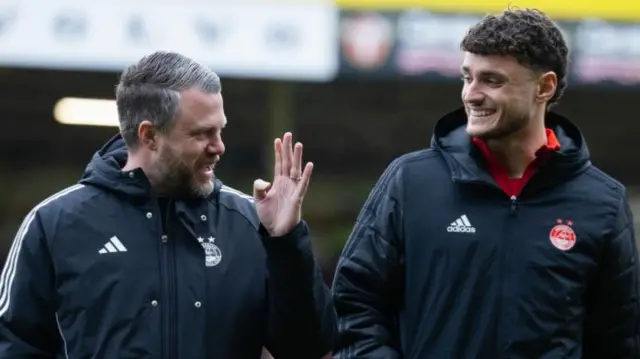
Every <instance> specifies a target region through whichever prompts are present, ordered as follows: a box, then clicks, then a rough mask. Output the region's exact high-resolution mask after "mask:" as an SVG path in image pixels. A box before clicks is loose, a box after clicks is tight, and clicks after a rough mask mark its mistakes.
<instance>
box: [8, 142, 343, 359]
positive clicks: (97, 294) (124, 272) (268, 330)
mask: <svg viewBox="0 0 640 359" xmlns="http://www.w3.org/2000/svg"><path fill="white" fill-rule="evenodd" d="M125 161H126V150H125V147H124V143H123V141H122V140H121V139H120V138H119V136H117V137H116V138H114V139H113V140H111V141H110V142H109V143H108V144H107V145H105V147H104V148H103V149H101V150H100V151H99V152H98V153H96V154H95V156H94V157H93V159H92V160H91V163H90V164H89V165H88V167H87V169H86V172H85V174H84V177H83V178H82V180H81V181H80V183H79V184H77V185H75V186H72V187H70V188H67V189H65V190H63V191H61V192H59V193H57V194H55V195H53V196H52V197H50V198H48V199H47V200H45V201H43V202H42V203H40V204H39V205H38V206H36V207H35V208H34V209H33V210H32V211H31V212H30V213H29V214H28V215H27V217H26V219H25V220H24V222H23V224H22V226H21V227H20V230H19V231H18V233H17V235H16V238H15V241H14V243H13V246H12V247H11V250H10V254H9V256H8V258H7V262H6V265H5V267H4V270H3V272H2V277H1V279H0V358H3V359H27V358H28V359H35V358H55V357H56V355H57V357H58V358H65V356H64V354H66V357H67V358H71V359H84V358H113V359H125V358H136V359H141V358H154V359H157V358H167V359H198V358H202V359H205V358H207V359H208V358H216V359H224V358H228V359H242V358H247V359H257V358H259V357H260V352H261V348H262V347H263V345H264V346H266V347H267V348H268V349H269V350H270V351H271V352H272V353H273V354H274V356H276V358H278V359H284V358H295V359H298V358H309V359H318V358H320V357H321V356H322V355H324V354H326V353H327V352H329V351H330V350H331V344H332V340H333V335H334V330H335V313H334V311H333V307H332V303H331V296H330V292H329V289H328V288H327V287H326V286H325V285H324V283H323V282H322V279H321V276H320V272H319V270H318V269H317V268H316V265H315V262H314V259H313V255H312V251H311V245H310V240H309V232H308V228H307V227H306V225H305V224H304V222H301V224H300V225H298V226H297V227H296V228H295V229H294V230H293V231H292V232H291V233H290V234H288V235H286V236H284V237H283V238H269V237H268V235H267V234H266V232H265V231H264V229H263V228H262V227H261V226H260V223H259V220H258V217H257V214H256V212H255V209H254V206H253V203H252V199H251V197H249V196H247V195H244V194H242V193H240V192H238V191H236V190H233V189H231V188H229V187H226V186H224V185H223V184H222V183H221V182H220V181H218V180H216V183H215V191H214V193H213V194H212V195H211V196H210V197H209V198H207V199H203V200H195V201H173V202H170V203H169V204H168V206H167V211H166V215H165V216H162V215H161V211H160V207H159V204H158V203H159V202H158V200H157V199H156V198H154V196H153V195H152V194H151V191H150V186H149V184H148V182H147V180H146V178H145V176H144V174H143V172H142V171H141V170H139V169H138V170H134V171H131V172H122V171H121V168H122V165H123V164H124V162H125ZM163 217H165V218H163ZM163 222H164V223H163ZM163 224H164V225H163ZM163 227H164V228H166V230H163ZM60 334H62V335H60Z"/></svg>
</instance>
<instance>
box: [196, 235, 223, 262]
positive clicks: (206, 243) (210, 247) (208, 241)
mask: <svg viewBox="0 0 640 359" xmlns="http://www.w3.org/2000/svg"><path fill="white" fill-rule="evenodd" d="M215 240H216V239H215V238H213V237H209V238H202V237H198V242H200V245H201V246H202V248H203V249H204V264H205V265H206V266H207V267H215V266H217V265H218V264H220V261H222V251H221V250H220V248H219V247H218V246H216V245H215V243H214V242H215Z"/></svg>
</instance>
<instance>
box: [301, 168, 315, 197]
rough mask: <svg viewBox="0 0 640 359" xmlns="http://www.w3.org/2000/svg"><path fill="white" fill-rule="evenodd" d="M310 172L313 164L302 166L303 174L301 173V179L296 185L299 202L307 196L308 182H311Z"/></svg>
mask: <svg viewBox="0 0 640 359" xmlns="http://www.w3.org/2000/svg"><path fill="white" fill-rule="evenodd" d="M311 172H313V163H312V162H309V163H307V165H306V166H304V172H303V173H302V177H301V178H300V182H299V183H298V198H299V199H301V200H302V199H303V198H304V196H305V195H306V194H307V189H308V188H309V182H311Z"/></svg>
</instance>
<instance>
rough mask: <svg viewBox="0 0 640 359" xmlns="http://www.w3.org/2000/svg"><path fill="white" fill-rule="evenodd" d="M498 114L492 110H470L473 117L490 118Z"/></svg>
mask: <svg viewBox="0 0 640 359" xmlns="http://www.w3.org/2000/svg"><path fill="white" fill-rule="evenodd" d="M495 113H496V110H492V109H469V115H471V116H473V117H488V116H491V115H493V114H495Z"/></svg>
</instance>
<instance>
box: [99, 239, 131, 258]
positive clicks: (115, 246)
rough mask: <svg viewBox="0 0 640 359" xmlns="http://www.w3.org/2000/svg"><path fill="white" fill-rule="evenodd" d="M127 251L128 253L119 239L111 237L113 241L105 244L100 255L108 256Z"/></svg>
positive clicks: (110, 240)
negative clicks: (107, 254) (108, 254)
mask: <svg viewBox="0 0 640 359" xmlns="http://www.w3.org/2000/svg"><path fill="white" fill-rule="evenodd" d="M126 251H127V247H125V246H124V244H122V242H120V240H119V239H118V237H116V236H113V237H111V239H109V242H107V243H105V244H104V247H103V248H102V249H100V250H99V251H98V253H100V254H106V253H118V252H126Z"/></svg>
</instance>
